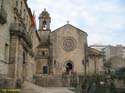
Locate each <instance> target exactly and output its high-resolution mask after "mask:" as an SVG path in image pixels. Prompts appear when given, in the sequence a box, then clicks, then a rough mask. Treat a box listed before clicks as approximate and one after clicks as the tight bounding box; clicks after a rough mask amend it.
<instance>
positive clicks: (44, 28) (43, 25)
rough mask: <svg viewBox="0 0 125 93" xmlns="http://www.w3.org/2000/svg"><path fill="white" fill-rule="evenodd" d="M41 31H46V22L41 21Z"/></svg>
mask: <svg viewBox="0 0 125 93" xmlns="http://www.w3.org/2000/svg"><path fill="white" fill-rule="evenodd" d="M42 29H43V30H46V29H47V23H46V21H43V24H42Z"/></svg>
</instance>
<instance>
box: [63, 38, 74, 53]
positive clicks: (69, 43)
mask: <svg viewBox="0 0 125 93" xmlns="http://www.w3.org/2000/svg"><path fill="white" fill-rule="evenodd" d="M75 47H76V40H75V39H74V38H73V37H66V38H64V40H63V49H64V50H65V51H67V52H70V51H72V50H74V49H75Z"/></svg>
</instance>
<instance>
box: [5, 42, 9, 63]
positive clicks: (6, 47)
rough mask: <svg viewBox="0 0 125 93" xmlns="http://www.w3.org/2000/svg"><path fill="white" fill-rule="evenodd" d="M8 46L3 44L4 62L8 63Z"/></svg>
mask: <svg viewBox="0 0 125 93" xmlns="http://www.w3.org/2000/svg"><path fill="white" fill-rule="evenodd" d="M8 53H9V45H8V44H7V43H5V60H6V61H8Z"/></svg>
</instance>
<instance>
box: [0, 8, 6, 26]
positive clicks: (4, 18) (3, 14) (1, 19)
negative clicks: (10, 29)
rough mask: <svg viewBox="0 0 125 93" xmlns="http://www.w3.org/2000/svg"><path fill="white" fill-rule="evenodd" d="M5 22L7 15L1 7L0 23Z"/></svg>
mask: <svg viewBox="0 0 125 93" xmlns="http://www.w3.org/2000/svg"><path fill="white" fill-rule="evenodd" d="M6 21H7V13H6V11H5V10H4V8H3V7H1V9H0V23H1V24H5V23H6Z"/></svg>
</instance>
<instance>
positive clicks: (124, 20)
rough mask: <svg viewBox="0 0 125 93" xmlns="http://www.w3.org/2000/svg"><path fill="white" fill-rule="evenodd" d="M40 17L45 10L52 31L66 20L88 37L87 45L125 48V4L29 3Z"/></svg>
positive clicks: (121, 0) (87, 0)
mask: <svg viewBox="0 0 125 93" xmlns="http://www.w3.org/2000/svg"><path fill="white" fill-rule="evenodd" d="M28 4H29V7H30V8H31V10H32V11H35V14H36V21H37V27H38V16H39V14H40V13H41V12H42V11H43V10H44V8H46V10H47V11H48V12H49V13H50V16H51V30H52V31H53V30H54V29H57V28H58V27H61V26H63V25H65V24H66V22H67V20H69V21H70V24H71V25H74V26H76V27H78V28H80V29H82V30H83V31H85V32H87V33H88V44H89V45H91V44H111V45H116V44H122V45H125V0H28Z"/></svg>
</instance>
